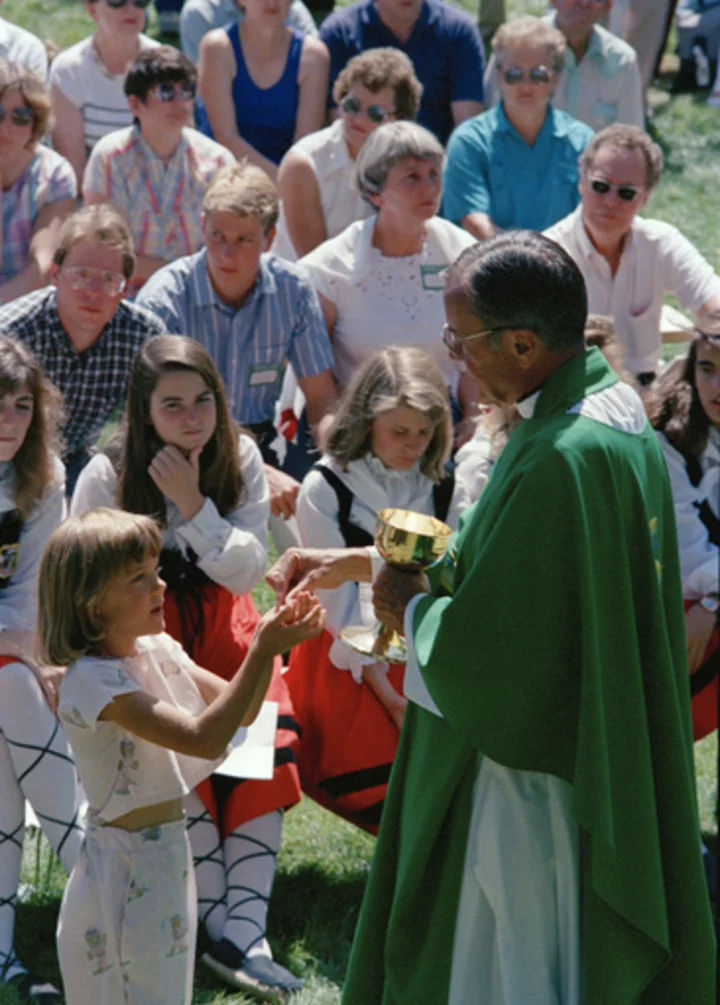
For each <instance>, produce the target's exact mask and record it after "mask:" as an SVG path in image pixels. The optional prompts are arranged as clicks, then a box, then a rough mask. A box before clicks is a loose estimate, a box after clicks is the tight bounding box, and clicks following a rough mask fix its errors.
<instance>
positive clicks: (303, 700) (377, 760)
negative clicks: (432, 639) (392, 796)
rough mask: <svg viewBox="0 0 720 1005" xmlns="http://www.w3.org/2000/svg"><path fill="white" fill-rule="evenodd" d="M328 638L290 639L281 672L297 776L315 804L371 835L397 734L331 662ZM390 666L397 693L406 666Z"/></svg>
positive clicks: (373, 701)
mask: <svg viewBox="0 0 720 1005" xmlns="http://www.w3.org/2000/svg"><path fill="white" fill-rule="evenodd" d="M332 643H333V638H332V636H331V635H330V633H329V632H324V633H323V634H322V635H321V636H320V637H319V638H317V639H310V640H309V641H308V642H303V643H301V645H299V646H296V647H295V649H293V651H292V653H291V655H290V667H289V669H288V671H287V673H286V674H285V681H286V683H287V685H288V688H289V689H290V696H291V698H292V702H293V705H294V707H295V715H296V717H297V720H298V723H299V725H300V730H301V734H302V743H301V745H300V752H299V754H298V767H299V769H300V781H301V783H302V787H303V791H304V792H306V793H307V794H308V795H309V796H310V797H311V798H312V799H315V800H316V801H317V802H318V803H320V805H321V806H324V807H325V808H326V809H328V810H331V811H332V812H333V813H337V814H338V816H341V817H344V818H345V819H346V820H349V821H350V822H351V823H354V824H356V825H357V826H358V827H362V828H363V829H364V830H366V831H369V832H370V833H371V834H377V831H378V826H379V824H380V814H381V812H382V807H383V802H384V800H385V793H386V791H387V783H388V779H389V777H390V769H391V768H392V763H393V760H394V758H395V751H396V749H397V744H398V739H399V736H400V734H399V732H398V729H397V726H396V725H395V723H394V722H393V721H392V719H391V718H390V716H389V715H388V713H387V712H386V711H385V707H384V705H383V704H382V702H380V701H379V700H378V698H377V697H376V696H375V692H374V691H373V690H372V688H370V687H368V685H367V684H357V683H356V682H355V681H354V680H353V678H352V675H351V673H350V671H349V670H338V668H337V667H335V666H333V664H332V663H331V662H330V660H329V658H328V653H329V651H330V647H331V645H332ZM388 673H389V679H390V682H391V683H392V685H393V687H394V688H395V690H396V691H397V692H398V693H399V694H402V693H403V691H402V684H403V677H404V674H405V667H404V666H402V665H399V664H393V665H391V667H390V669H389V671H388Z"/></svg>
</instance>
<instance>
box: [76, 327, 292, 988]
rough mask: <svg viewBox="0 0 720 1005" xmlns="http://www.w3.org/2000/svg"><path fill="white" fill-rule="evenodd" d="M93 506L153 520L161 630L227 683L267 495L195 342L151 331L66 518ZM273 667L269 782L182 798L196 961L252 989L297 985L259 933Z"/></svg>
mask: <svg viewBox="0 0 720 1005" xmlns="http://www.w3.org/2000/svg"><path fill="white" fill-rule="evenodd" d="M97 506H115V507H119V508H121V509H123V510H126V511H128V512H131V513H142V514H147V515H150V516H153V517H154V518H155V519H156V520H157V522H158V524H159V525H160V527H161V528H162V532H163V549H162V553H161V556H160V572H161V575H162V578H163V579H164V580H165V581H166V582H167V585H168V589H167V593H166V594H165V601H164V611H165V621H166V626H167V631H168V632H169V633H170V634H171V635H172V636H173V637H174V638H176V639H177V640H178V641H180V642H181V643H182V645H183V647H184V649H185V651H186V652H187V653H188V655H189V656H190V657H191V658H192V659H193V660H194V662H195V663H196V664H198V665H199V666H201V667H204V668H206V669H208V670H211V671H212V672H213V673H215V674H217V675H218V676H220V677H222V678H223V679H224V680H231V679H232V678H233V677H234V675H235V673H236V671H237V669H238V667H239V666H240V665H241V663H242V661H243V659H244V658H245V655H246V653H247V650H248V645H249V643H250V640H251V638H252V635H253V632H254V631H255V628H256V626H257V624H258V621H259V614H258V612H257V610H256V609H255V606H254V604H253V601H252V598H251V596H250V591H251V590H252V588H253V587H254V586H256V585H257V583H258V582H259V581H260V580H261V579H262V577H263V574H264V572H265V566H266V562H267V523H268V517H269V513H270V505H269V493H268V488H267V484H266V481H265V474H264V469H263V461H262V457H261V455H260V451H259V450H258V448H257V446H256V444H255V442H254V440H253V439H252V438H251V437H250V436H249V435H247V434H246V433H242V432H238V430H237V429H236V427H235V426H234V424H233V422H232V420H231V418H230V413H229V409H228V404H227V399H226V396H225V389H224V387H223V384H222V380H221V378H220V376H219V374H218V371H217V368H216V366H215V364H214V362H213V360H212V357H211V356H210V355H209V353H208V352H207V351H206V350H205V349H204V348H203V347H202V346H201V345H200V344H199V343H198V342H195V341H194V340H193V339H190V338H185V337H184V336H180V335H160V336H157V337H155V338H152V339H149V340H148V341H147V342H146V343H145V345H144V346H143V348H142V349H141V350H140V351H139V353H138V355H137V357H136V359H135V362H134V364H133V369H132V373H131V376H130V382H129V387H128V397H127V405H126V414H125V419H124V423H123V426H122V429H121V431H120V433H119V434H118V436H117V438H116V440H115V441H114V442H113V443H112V444H111V446H110V448H109V449H108V452H107V453H105V454H98V455H97V456H96V457H94V458H93V459H92V461H91V462H90V463H89V464H88V465H87V466H86V468H85V469H84V471H83V472H82V474H81V476H80V478H79V480H78V484H77V487H76V489H75V493H74V496H73V501H72V506H71V512H72V514H73V515H76V514H81V513H84V512H86V511H87V510H90V509H93V508H95V507H97ZM281 665H282V664H281V660H280V659H279V658H278V659H276V661H275V664H274V670H273V675H272V680H271V682H270V686H269V690H268V693H267V698H268V700H270V701H274V702H277V703H278V711H279V716H278V728H277V731H276V749H275V771H274V776H273V778H272V779H271V780H269V781H252V780H238V779H235V778H229V777H225V776H222V775H218V774H213V775H212V776H211V778H210V779H209V780H208V781H206V782H203V783H202V784H201V785H200V786H198V788H197V790H196V792H195V793H193V794H192V795H190V796H189V797H188V799H187V800H186V811H187V814H188V829H189V836H190V842H191V846H192V850H193V856H194V858H195V862H196V878H197V887H198V914H199V917H200V919H201V920H202V921H203V922H204V923H205V926H206V928H207V931H208V934H209V935H210V937H211V939H212V943H213V944H212V947H211V949H210V951H209V952H208V953H207V954H205V956H204V957H203V961H204V962H205V963H206V964H207V965H208V966H210V967H211V968H212V969H213V970H214V971H215V972H216V973H217V974H218V975H219V976H221V977H222V978H223V979H225V980H227V981H228V982H229V983H231V984H232V985H233V986H235V987H239V988H244V989H247V988H251V989H252V990H253V991H255V992H257V991H258V989H259V991H260V992H261V993H263V994H265V993H267V994H277V993H285V991H287V990H297V988H299V987H300V986H301V982H299V981H298V980H297V979H296V978H294V977H293V975H292V974H291V973H290V972H289V971H287V970H286V969H285V968H284V967H281V966H280V965H279V964H277V963H275V961H274V960H273V959H272V953H271V949H270V946H269V944H268V942H267V939H266V938H265V932H266V925H267V909H268V901H269V897H270V892H271V889H272V884H273V879H274V875H275V859H276V856H277V853H278V850H279V847H280V841H281V837H282V820H283V811H284V809H286V808H288V807H290V806H292V805H294V804H295V803H296V802H297V801H298V800H299V798H300V785H299V778H298V774H297V768H296V766H295V752H294V751H295V746H296V742H297V727H296V725H295V722H294V718H293V710H292V705H291V703H290V698H289V695H288V691H287V688H286V686H285V683H284V680H283V678H282V677H281V674H280V670H281Z"/></svg>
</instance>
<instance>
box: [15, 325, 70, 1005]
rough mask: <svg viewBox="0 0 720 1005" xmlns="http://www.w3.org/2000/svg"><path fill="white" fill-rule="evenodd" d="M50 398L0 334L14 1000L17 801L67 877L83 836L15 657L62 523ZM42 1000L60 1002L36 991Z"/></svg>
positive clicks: (62, 770) (42, 680)
mask: <svg viewBox="0 0 720 1005" xmlns="http://www.w3.org/2000/svg"><path fill="white" fill-rule="evenodd" d="M59 413H60V402H59V395H58V394H57V392H56V391H55V390H54V388H53V387H52V386H51V385H50V384H49V383H48V381H47V380H46V379H45V377H44V376H43V374H42V370H41V369H40V367H39V365H38V364H37V362H36V361H35V359H34V358H33V356H32V355H31V354H30V353H29V352H28V350H27V349H26V348H25V347H24V346H23V345H21V344H20V343H19V342H16V341H14V340H13V339H9V338H5V337H2V336H0V987H4V986H6V985H8V986H11V987H12V988H13V989H14V990H15V992H16V994H17V995H19V997H20V1000H22V1001H23V1002H25V1001H29V1000H33V1001H34V1000H35V998H33V997H32V996H33V993H34V992H35V991H38V990H39V989H40V987H41V986H42V983H43V982H42V981H41V980H40V979H39V978H36V977H34V976H32V975H31V974H29V973H28V971H27V969H26V968H25V966H24V965H23V964H22V963H21V962H20V961H19V960H18V958H17V956H16V954H15V950H14V928H15V906H16V903H17V889H18V884H19V882H20V866H21V860H22V847H23V837H24V833H25V802H26V800H27V801H29V802H30V804H31V805H32V807H33V809H34V810H35V814H36V816H37V817H38V819H39V821H40V823H41V824H42V828H43V830H44V832H45V835H46V836H47V838H48V840H49V841H50V843H51V845H52V846H53V848H54V849H55V851H56V853H57V854H58V855H59V856H60V859H61V861H62V863H63V865H64V866H65V868H66V869H67V871H68V872H69V871H70V869H71V868H72V866H73V865H74V863H75V859H76V858H77V854H78V851H79V849H80V844H81V842H82V831H81V828H80V825H79V822H78V787H77V777H76V773H75V766H74V764H73V761H72V757H71V755H70V750H69V748H68V744H67V739H66V736H65V733H64V731H63V729H62V727H61V726H60V724H59V723H58V721H57V719H56V718H55V716H54V715H53V713H52V711H51V710H50V707H49V706H48V701H47V700H46V697H45V694H43V691H45V692H46V694H47V697H48V699H49V700H50V701H51V702H52V701H53V700H54V699H53V693H54V692H53V683H52V680H51V679H50V678H49V677H48V675H47V674H43V675H42V676H40V672H39V671H38V670H37V669H35V668H34V667H33V666H32V664H31V663H30V662H28V660H27V659H22V658H21V659H19V658H18V657H19V656H20V657H22V655H23V654H28V655H31V654H32V652H33V650H34V634H35V627H36V626H35V622H36V618H37V595H36V594H37V575H38V567H39V565H40V556H41V554H42V549H43V548H44V546H45V542H46V541H47V539H48V537H49V536H50V534H51V533H52V532H53V530H55V528H56V527H57V526H58V524H59V523H60V521H61V520H62V518H63V516H64V510H65V471H64V468H63V466H62V464H61V463H60V460H59V459H58V457H57V454H56V453H55V449H54V445H55V432H56V426H57V420H58V418H59ZM42 1000H43V1001H44V1002H47V1003H48V1005H49V1003H53V1005H54V1003H56V1002H58V1003H59V1002H60V1001H61V996H60V992H59V991H57V990H56V989H54V988H52V987H50V986H48V985H45V986H44V988H43V999H42Z"/></svg>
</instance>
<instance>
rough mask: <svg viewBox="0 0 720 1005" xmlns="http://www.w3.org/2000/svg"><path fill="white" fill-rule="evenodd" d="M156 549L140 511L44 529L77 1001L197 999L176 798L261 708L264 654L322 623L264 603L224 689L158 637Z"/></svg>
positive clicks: (69, 988) (311, 603) (64, 962)
mask: <svg viewBox="0 0 720 1005" xmlns="http://www.w3.org/2000/svg"><path fill="white" fill-rule="evenodd" d="M162 543H163V541H162V535H161V533H160V530H159V528H158V526H157V524H156V523H155V521H153V520H152V519H151V518H150V517H148V516H137V515H135V514H131V513H118V512H113V511H112V510H110V509H107V508H99V509H96V510H93V511H92V512H90V513H85V514H83V516H81V517H72V518H71V519H70V520H67V521H66V522H65V523H64V524H62V526H60V527H59V528H58V529H57V530H56V531H55V533H54V534H53V535H52V537H51V538H50V541H49V542H48V546H47V548H46V550H45V553H44V555H43V560H42V566H41V570H40V611H41V613H40V635H41V642H42V655H43V658H44V659H45V660H46V661H48V662H49V663H53V664H57V665H62V666H67V670H66V673H65V676H64V679H63V682H62V686H61V690H60V704H59V716H60V719H61V720H62V722H63V723H64V724H65V727H66V729H67V732H68V736H69V737H70V743H71V745H72V748H73V751H74V753H75V756H76V759H77V765H78V770H79V772H80V777H81V779H82V782H83V786H84V788H85V791H86V792H87V797H88V804H89V813H88V824H87V834H86V837H85V841H84V843H83V847H82V850H81V853H80V856H79V858H78V861H77V863H76V867H75V868H74V869H73V871H72V875H71V876H70V881H69V882H68V884H67V886H66V888H65V893H64V896H63V902H62V907H61V909H60V920H59V923H58V955H59V958H60V967H61V970H62V974H63V981H64V984H65V994H66V999H67V1001H68V1002H72V1005H97V1003H102V1005H126V1003H128V1002H133V1003H137V1005H140V1003H142V1005H168V1003H170V1002H181V1001H182V1002H190V1001H191V1000H192V993H193V969H194V960H195V934H196V929H197V911H196V904H195V883H194V875H193V867H192V858H191V853H190V847H189V844H188V839H187V834H186V831H185V821H184V819H183V817H184V814H183V804H182V798H183V796H185V795H187V794H188V793H189V792H191V790H192V788H193V786H194V785H196V784H197V783H198V782H199V781H201V780H202V779H204V778H206V777H207V775H208V774H209V773H210V772H211V771H212V770H213V769H214V768H215V767H217V766H218V765H219V764H220V763H221V761H222V760H223V758H224V757H225V755H226V753H227V744H228V742H229V741H230V739H231V738H232V736H233V734H234V733H235V731H236V729H237V728H238V726H239V725H248V724H250V723H251V722H252V721H253V720H254V718H255V717H256V715H257V714H258V711H259V709H260V706H261V704H262V700H263V696H264V694H265V692H266V690H267V686H268V682H269V680H270V678H271V675H272V669H273V662H274V659H275V655H276V654H277V653H279V652H281V651H282V650H283V649H284V648H286V647H288V646H292V645H294V644H295V643H296V642H299V641H302V640H304V639H307V638H310V637H311V636H312V635H314V634H316V633H317V632H319V631H321V630H322V625H323V621H324V618H323V611H322V608H321V607H320V605H319V603H318V602H317V600H315V599H314V598H312V597H310V595H309V594H307V593H304V594H299V595H298V597H297V598H296V599H295V600H293V601H290V602H289V603H285V604H283V605H281V606H278V607H276V608H274V609H273V610H272V611H270V612H269V613H268V614H266V615H265V617H264V618H263V619H262V621H261V622H260V623H259V625H258V627H257V630H256V631H255V633H254V635H253V638H252V641H251V643H250V645H249V648H248V652H247V656H246V658H245V659H244V660H243V663H242V666H241V667H239V668H238V671H237V673H236V675H235V677H234V678H233V680H232V681H231V682H230V683H229V684H228V683H226V682H225V681H223V680H221V679H220V677H218V676H217V675H215V674H212V673H209V672H208V671H207V670H203V669H201V668H200V667H198V666H197V665H196V664H195V663H193V661H192V660H191V659H190V658H189V657H188V656H187V654H186V653H185V652H184V651H183V649H182V647H181V646H180V645H179V644H178V643H177V642H175V640H174V639H172V638H170V636H169V635H167V634H165V632H164V631H163V629H164V617H163V594H164V592H165V583H164V582H163V580H162V579H161V578H160V576H159V574H158V557H159V555H160V551H161V548H162ZM42 1000H44V998H43V999H42Z"/></svg>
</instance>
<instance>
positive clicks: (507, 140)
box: [443, 104, 593, 230]
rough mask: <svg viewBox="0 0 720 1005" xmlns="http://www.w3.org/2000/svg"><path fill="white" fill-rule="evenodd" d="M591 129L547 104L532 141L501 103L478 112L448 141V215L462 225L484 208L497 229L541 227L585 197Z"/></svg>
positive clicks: (554, 220) (445, 213)
mask: <svg viewBox="0 0 720 1005" xmlns="http://www.w3.org/2000/svg"><path fill="white" fill-rule="evenodd" d="M592 135H593V131H592V129H590V127H589V126H586V125H585V124H584V123H583V122H579V121H578V120H577V119H573V118H572V117H571V116H570V115H568V114H567V113H566V112H559V111H557V110H556V109H553V108H551V107H550V106H548V113H547V117H546V119H545V123H544V125H543V127H542V129H541V130H540V134H539V136H538V138H537V139H536V141H535V144H534V146H529V145H528V144H527V143H526V142H525V140H524V139H522V137H521V136H520V134H519V133H518V132H517V130H516V129H515V127H514V126H513V125H511V123H510V121H509V120H508V118H507V116H506V115H505V112H504V110H503V106H502V105H501V104H500V105H497V107H495V108H491V109H490V111H488V112H483V113H482V114H481V115H476V116H475V118H472V119H468V120H467V121H466V122H463V123H462V124H461V125H459V126H458V127H457V129H456V130H455V132H454V133H453V134H452V136H451V138H450V143H449V144H448V152H447V163H446V166H445V180H444V196H443V215H444V216H446V217H447V219H448V220H452V221H453V223H460V221H461V220H462V219H463V217H465V216H467V215H468V214H469V213H486V214H487V215H488V216H489V217H490V219H491V220H492V221H493V223H494V224H496V225H497V226H498V227H501V228H502V229H503V230H507V229H509V228H511V227H521V228H523V229H525V228H526V229H528V230H544V229H545V228H546V227H550V226H552V224H553V223H557V221H558V220H562V219H563V217H565V216H567V214H568V213H571V212H572V211H573V209H575V207H576V206H577V204H578V202H579V201H580V194H579V192H578V179H579V170H578V157H579V156H580V154H581V153H582V152H583V150H584V149H585V147H586V146H587V145H588V143H589V142H590V139H591V137H592Z"/></svg>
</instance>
